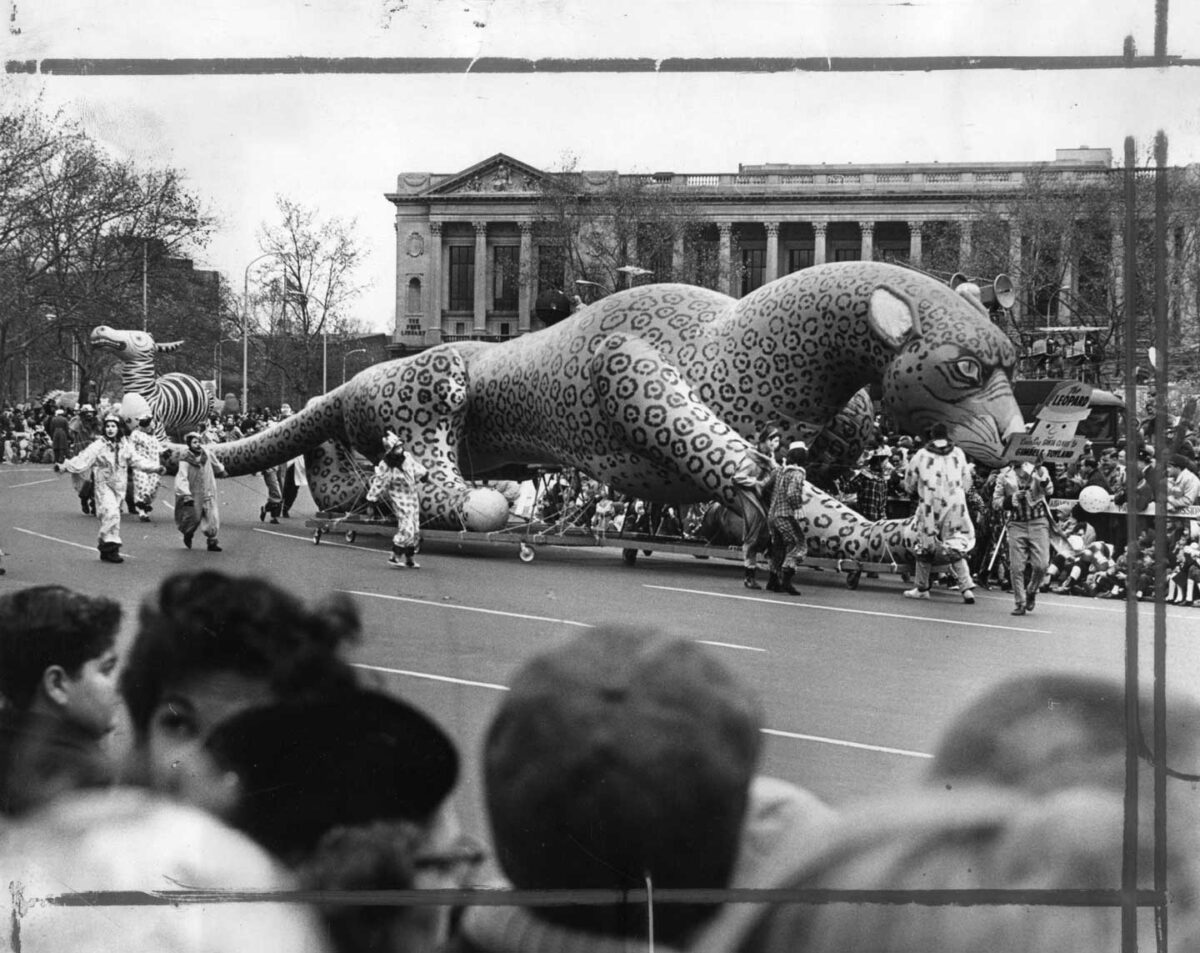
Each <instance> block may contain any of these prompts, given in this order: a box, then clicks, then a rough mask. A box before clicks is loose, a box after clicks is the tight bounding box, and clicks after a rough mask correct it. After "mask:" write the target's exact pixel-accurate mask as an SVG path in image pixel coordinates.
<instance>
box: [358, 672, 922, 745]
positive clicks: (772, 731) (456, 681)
mask: <svg viewBox="0 0 1200 953" xmlns="http://www.w3.org/2000/svg"><path fill="white" fill-rule="evenodd" d="M351 665H352V666H353V667H354V668H361V669H365V670H366V671H368V672H383V673H384V674H386V675H404V676H407V677H408V678H423V679H426V680H428V681H433V682H447V683H449V684H451V685H465V686H467V687H468V688H488V689H491V690H492V691H497V692H507V691H509V688H508V686H507V685H496V684H493V683H492V682H475V681H471V680H470V679H467V678H451V677H450V676H448V675H432V674H430V673H429V672H411V671H408V670H407V669H402V668H387V667H386V666H383V665H367V664H366V663H365V662H352V663H351ZM762 733H763V734H764V735H775V736H776V737H779V738H793V739H795V740H797V741H811V742H813V743H814V744H822V745H834V746H836V747H839V748H855V749H857V750H859V751H874V752H876V753H878V754H895V755H901V756H903V757H906V758H932V757H933V755H931V754H926V753H925V752H923V751H909V750H907V749H906V748H888V747H885V746H883V745H868V744H862V743H861V742H858V741H844V740H842V739H841V738H825V737H823V736H821V735H804V734H800V733H799V732H796V731H780V730H778V729H776V728H763V729H762Z"/></svg>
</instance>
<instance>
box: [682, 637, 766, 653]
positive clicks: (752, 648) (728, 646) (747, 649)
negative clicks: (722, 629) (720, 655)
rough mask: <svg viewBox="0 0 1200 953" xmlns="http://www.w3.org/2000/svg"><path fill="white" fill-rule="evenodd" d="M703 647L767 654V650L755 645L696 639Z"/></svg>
mask: <svg viewBox="0 0 1200 953" xmlns="http://www.w3.org/2000/svg"><path fill="white" fill-rule="evenodd" d="M695 641H696V642H699V643H700V644H701V645H716V646H718V647H719V648H723V649H741V650H742V651H743V652H765V651H766V649H761V648H758V647H757V646H753V645H738V644H736V643H735V642H711V641H709V640H708V639H696V640H695Z"/></svg>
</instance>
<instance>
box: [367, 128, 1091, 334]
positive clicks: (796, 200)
mask: <svg viewBox="0 0 1200 953" xmlns="http://www.w3.org/2000/svg"><path fill="white" fill-rule="evenodd" d="M1033 165H1034V164H1033V163H968V164H949V165H946V164H941V163H936V164H929V165H914V164H910V163H901V164H894V165H865V166H830V165H817V166H813V165H806V166H799V165H761V166H742V167H741V168H740V169H739V171H738V172H736V173H720V174H685V173H655V174H654V175H649V176H646V175H642V176H626V175H621V174H619V173H617V172H615V171H584V172H580V173H578V174H577V175H576V176H575V179H574V182H575V183H576V184H577V186H578V188H579V189H580V190H581V191H582V192H587V191H600V190H603V189H607V188H610V187H611V186H612V185H614V184H616V183H620V182H625V181H631V180H637V181H639V182H641V183H643V184H646V185H648V186H653V187H654V188H656V189H668V190H670V191H671V193H672V194H678V195H679V197H680V198H681V199H682V200H684V201H686V203H687V205H688V208H689V210H690V214H692V215H699V216H700V218H701V220H702V221H708V222H711V223H712V224H711V235H712V243H713V247H714V249H715V252H714V254H715V255H716V266H715V269H714V279H713V280H714V284H715V286H716V287H717V288H718V289H719V290H721V291H725V292H727V293H729V294H731V295H733V296H735V297H737V296H741V295H742V294H745V293H746V292H747V291H749V290H753V288H754V287H757V286H758V285H759V284H762V283H765V282H767V281H771V280H774V279H775V278H777V277H779V276H781V275H784V274H787V273H788V272H790V271H794V270H797V269H799V268H804V267H808V266H810V265H817V264H822V263H824V262H827V261H843V260H854V259H859V258H867V259H870V258H874V259H882V260H888V259H891V258H896V259H899V260H904V261H909V262H911V263H913V264H916V265H924V267H927V268H934V269H935V270H938V269H941V268H944V267H945V266H944V264H943V263H942V262H931V261H930V260H929V256H931V255H932V254H935V249H933V247H932V244H931V236H932V235H933V234H934V233H935V231H936V229H935V226H939V227H940V226H941V225H944V224H945V223H951V224H952V225H953V227H954V235H955V236H956V241H955V242H953V243H952V247H951V248H950V250H949V252H947V254H948V255H949V256H951V257H953V256H955V255H958V254H964V253H969V251H970V248H971V237H972V236H971V215H972V213H971V209H972V207H973V203H977V202H978V199H979V197H980V196H981V195H987V196H995V195H997V194H1003V193H1004V191H1006V190H1009V191H1011V190H1015V189H1018V188H1020V186H1021V185H1022V183H1023V181H1024V176H1025V175H1026V174H1027V172H1028V170H1029V169H1030V168H1031V167H1032V166H1033ZM1036 165H1037V166H1038V167H1039V168H1043V169H1044V168H1047V167H1050V168H1053V169H1061V171H1062V174H1063V175H1065V176H1068V177H1069V176H1080V177H1085V176H1087V175H1095V174H1102V173H1103V172H1106V171H1107V170H1109V169H1110V168H1111V167H1112V155H1111V152H1110V150H1107V149H1079V150H1059V152H1058V157H1057V159H1056V160H1055V162H1054V163H1037V164H1036ZM553 176H554V173H549V172H545V171H543V170H540V169H537V168H535V167H533V166H530V165H527V164H525V163H523V162H521V161H519V160H517V159H514V158H512V157H510V156H507V155H504V154H503V153H498V154H496V155H494V156H491V157H490V158H488V159H485V160H484V161H482V162H480V163H478V164H477V165H474V166H472V167H470V168H468V169H464V170H463V171H461V172H457V173H453V174H433V173H425V172H402V173H400V174H399V175H398V177H397V182H396V191H395V192H392V193H388V194H387V199H388V201H390V202H391V203H392V204H393V205H394V206H395V209H396V243H397V244H396V325H395V333H394V336H393V345H392V347H393V351H394V352H395V353H406V352H412V351H416V350H420V349H422V348H425V347H429V346H431V345H433V344H438V343H441V342H442V341H447V340H461V339H470V338H475V339H488V340H495V339H505V338H510V337H515V336H517V335H520V334H524V333H526V332H528V331H534V330H538V329H539V328H540V327H541V326H542V324H541V322H540V321H539V320H538V318H537V315H536V310H535V308H536V301H537V297H538V293H539V292H540V291H542V290H543V289H542V288H541V287H539V282H538V276H539V273H540V270H541V268H540V266H541V256H542V254H543V246H542V245H541V244H540V243H539V240H538V239H539V234H538V232H539V227H538V222H539V221H540V220H542V219H543V218H544V215H545V204H544V198H545V197H544V195H543V189H544V187H545V185H546V183H548V182H549V181H550V180H551V179H552V178H553ZM943 244H945V243H943ZM1014 249H1015V250H1016V253H1017V254H1019V250H1020V243H1019V241H1014ZM681 251H682V249H680V247H679V242H678V241H677V243H676V249H675V255H676V260H681V259H682V255H681V254H680V252H681ZM747 263H750V264H749V267H748V266H747ZM630 264H642V263H638V262H632V261H631V262H630ZM950 270H957V269H956V268H955V267H954V266H951V267H950ZM646 280H651V281H653V280H681V279H680V276H679V275H678V274H665V275H659V274H657V273H655V274H653V275H652V276H649V275H648V276H647V279H646ZM543 284H544V281H543ZM562 290H565V291H566V293H567V294H568V296H570V295H571V292H572V291H573V289H571V288H567V289H562Z"/></svg>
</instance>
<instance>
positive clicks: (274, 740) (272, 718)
mask: <svg viewBox="0 0 1200 953" xmlns="http://www.w3.org/2000/svg"><path fill="white" fill-rule="evenodd" d="M208 748H209V751H210V752H211V754H212V756H213V759H214V761H215V764H216V767H217V770H218V771H222V772H231V773H232V774H233V776H234V777H235V778H236V783H235V796H234V797H233V798H232V807H231V809H230V811H229V813H228V820H230V822H231V823H232V824H233V825H234V826H235V827H237V828H239V829H241V830H242V831H244V832H245V833H247V834H249V835H250V836H251V837H252V838H254V840H255V841H257V842H258V843H259V844H260V845H262V846H263V847H265V848H266V849H267V850H269V851H270V852H271V853H272V854H274V855H275V856H276V857H278V858H279V859H280V860H282V861H283V862H284V863H285V864H287V865H288V866H289V867H291V868H293V869H294V870H295V871H296V872H297V876H298V877H299V879H300V881H301V882H302V883H303V884H304V886H306V887H307V888H309V889H314V890H342V891H344V890H408V889H439V888H440V889H451V888H458V887H462V886H464V885H465V882H466V877H467V875H468V874H470V873H471V872H473V868H474V865H473V864H472V863H471V862H470V861H471V860H472V859H473V860H474V862H475V864H478V863H479V862H482V860H483V857H482V855H481V854H480V852H479V850H478V848H477V847H473V848H472V849H471V850H470V851H466V850H465V848H466V845H465V844H464V843H463V840H462V838H461V835H460V834H459V830H458V822H457V818H456V817H455V816H454V813H453V811H452V809H451V807H450V803H449V795H450V792H451V791H452V789H453V788H454V784H455V781H456V780H457V777H458V763H459V762H458V754H457V752H456V750H455V748H454V744H453V742H452V741H451V740H450V738H449V737H448V736H447V735H446V733H445V732H443V731H442V730H441V728H439V727H438V726H437V725H436V724H434V722H433V721H431V720H430V719H429V718H428V717H426V716H425V715H424V714H422V713H421V712H420V711H418V710H417V709H415V708H413V707H412V706H410V705H408V704H406V703H405V702H403V701H400V700H399V699H396V698H391V697H389V696H387V695H383V694H379V693H376V692H370V691H359V692H352V693H347V694H345V695H343V696H340V697H338V698H336V699H326V700H320V701H312V702H282V703H280V704H277V705H270V706H267V707H263V708H254V709H249V710H247V711H244V712H242V713H241V714H240V715H236V716H234V717H233V718H231V719H229V720H228V721H226V722H224V723H223V724H221V725H220V726H218V728H217V729H216V730H215V731H214V732H213V734H212V736H211V737H210V738H209V742H208ZM468 854H470V856H467V855H468ZM322 914H323V916H324V917H325V920H326V922H327V924H328V926H329V928H330V932H331V934H332V935H333V937H334V939H335V943H336V945H337V947H338V949H339V950H345V951H347V953H350V951H356V953H357V951H362V950H406V951H413V953H416V951H421V950H431V949H433V948H434V947H435V946H436V944H437V943H439V942H442V941H444V940H445V939H446V936H447V934H448V919H449V911H448V908H444V907H437V906H411V907H410V906H403V905H400V906H391V905H389V906H358V905H354V904H330V905H326V906H323V907H322Z"/></svg>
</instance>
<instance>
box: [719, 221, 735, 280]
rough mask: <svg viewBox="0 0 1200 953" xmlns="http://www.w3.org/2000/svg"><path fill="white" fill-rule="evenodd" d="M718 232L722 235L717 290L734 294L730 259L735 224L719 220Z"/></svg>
mask: <svg viewBox="0 0 1200 953" xmlns="http://www.w3.org/2000/svg"><path fill="white" fill-rule="evenodd" d="M717 234H718V235H720V236H721V245H720V253H719V258H718V266H717V290H718V291H720V292H721V293H722V294H727V295H733V296H734V297H735V298H736V297H737V295H736V294H734V292H733V287H732V278H731V276H732V274H733V269H732V267H731V266H730V259H731V256H732V254H733V252H732V248H731V244H732V243H731V238H732V235H733V224H732V223H730V222H717Z"/></svg>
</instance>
